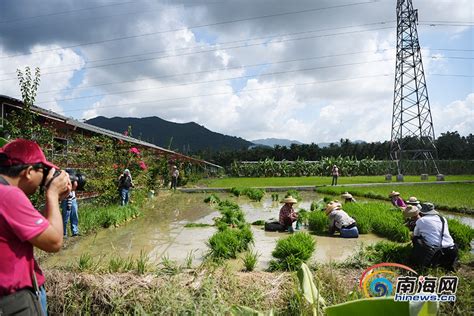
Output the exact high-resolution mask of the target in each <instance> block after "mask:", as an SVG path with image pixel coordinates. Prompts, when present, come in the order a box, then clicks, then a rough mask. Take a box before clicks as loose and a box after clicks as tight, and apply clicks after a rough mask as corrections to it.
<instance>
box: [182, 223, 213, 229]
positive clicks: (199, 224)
mask: <svg viewBox="0 0 474 316" xmlns="http://www.w3.org/2000/svg"><path fill="white" fill-rule="evenodd" d="M210 226H214V225H212V224H205V223H187V224H186V225H184V227H186V228H193V227H210Z"/></svg>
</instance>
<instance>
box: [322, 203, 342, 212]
mask: <svg viewBox="0 0 474 316" xmlns="http://www.w3.org/2000/svg"><path fill="white" fill-rule="evenodd" d="M341 207H342V205H341V203H339V202H335V201H331V202H329V203H328V204H327V205H326V209H325V210H324V211H325V212H326V215H329V214H331V212H332V211H334V210H336V209H340V208H341Z"/></svg>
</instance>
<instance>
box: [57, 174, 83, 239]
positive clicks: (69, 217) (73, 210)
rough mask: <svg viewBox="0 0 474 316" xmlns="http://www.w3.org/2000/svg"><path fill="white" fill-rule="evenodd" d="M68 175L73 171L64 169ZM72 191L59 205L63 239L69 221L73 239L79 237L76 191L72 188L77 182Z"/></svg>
mask: <svg viewBox="0 0 474 316" xmlns="http://www.w3.org/2000/svg"><path fill="white" fill-rule="evenodd" d="M66 172H67V173H68V174H74V171H73V170H71V169H66ZM72 185H73V190H72V191H71V193H69V195H68V196H67V198H66V199H64V200H63V201H62V203H61V208H62V215H63V228H64V237H67V223H68V222H69V221H71V234H72V236H73V237H75V236H78V235H79V216H78V213H77V210H78V206H77V200H76V191H75V190H74V188H75V187H76V186H77V182H76V181H74V183H73V184H72Z"/></svg>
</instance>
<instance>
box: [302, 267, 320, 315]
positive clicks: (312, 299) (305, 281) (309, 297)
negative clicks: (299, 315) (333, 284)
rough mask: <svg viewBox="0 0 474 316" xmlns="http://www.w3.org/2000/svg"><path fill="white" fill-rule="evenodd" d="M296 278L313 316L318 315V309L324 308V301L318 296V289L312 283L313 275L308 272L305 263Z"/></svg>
mask: <svg viewBox="0 0 474 316" xmlns="http://www.w3.org/2000/svg"><path fill="white" fill-rule="evenodd" d="M297 276H298V280H299V283H300V289H301V292H302V293H303V297H304V298H305V299H306V301H307V302H308V303H309V304H310V305H311V307H312V309H313V315H318V311H319V307H320V306H322V307H325V306H326V301H325V300H324V298H323V297H322V296H321V295H320V294H319V291H318V288H317V287H316V285H315V284H314V281H313V274H312V273H311V271H310V270H309V268H308V266H307V265H306V263H303V264H301V268H300V269H299V270H298V273H297Z"/></svg>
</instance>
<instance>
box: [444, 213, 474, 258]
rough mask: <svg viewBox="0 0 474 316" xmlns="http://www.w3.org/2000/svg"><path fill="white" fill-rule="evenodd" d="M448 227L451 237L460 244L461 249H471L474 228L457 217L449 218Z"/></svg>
mask: <svg viewBox="0 0 474 316" xmlns="http://www.w3.org/2000/svg"><path fill="white" fill-rule="evenodd" d="M448 227H449V233H450V234H451V237H453V239H454V242H455V243H456V244H457V245H458V247H459V250H461V251H466V250H469V249H471V241H472V239H474V229H472V228H471V227H469V226H467V225H465V224H463V223H461V222H459V221H458V220H456V219H451V218H448Z"/></svg>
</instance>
